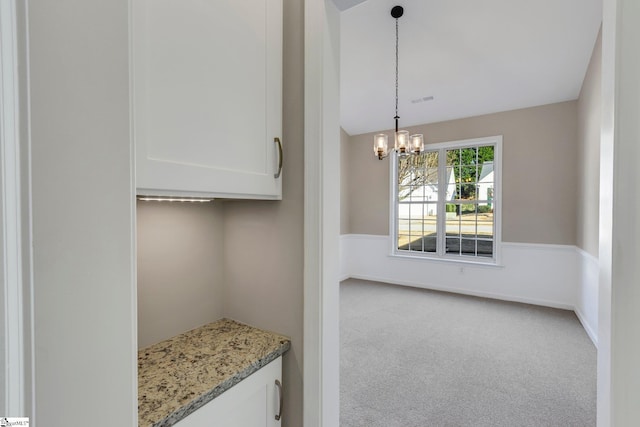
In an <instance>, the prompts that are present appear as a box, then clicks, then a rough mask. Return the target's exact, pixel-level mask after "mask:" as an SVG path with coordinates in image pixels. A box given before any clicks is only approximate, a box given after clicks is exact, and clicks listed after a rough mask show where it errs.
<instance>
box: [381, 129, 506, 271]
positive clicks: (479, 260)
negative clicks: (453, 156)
mask: <svg viewBox="0 0 640 427" xmlns="http://www.w3.org/2000/svg"><path fill="white" fill-rule="evenodd" d="M480 145H494V147H495V148H494V160H493V171H494V209H493V256H492V257H478V256H465V255H455V254H447V253H445V252H444V251H443V249H442V248H443V245H442V243H441V242H442V240H443V239H445V237H446V236H445V221H444V220H443V218H445V216H446V214H445V205H446V200H445V199H444V198H443V197H439V198H438V202H437V206H438V207H437V209H438V223H437V234H438V244H437V246H436V252H435V253H433V252H418V251H401V250H399V249H398V202H399V201H398V183H397V179H398V155H397V154H396V153H395V152H394V153H393V154H392V156H391V159H390V160H391V167H390V168H389V173H390V176H389V180H390V183H391V185H390V186H389V187H390V188H389V200H390V201H391V203H389V205H390V206H389V230H390V231H391V233H390V250H391V251H390V255H391V256H394V257H401V258H411V259H424V260H430V261H445V262H457V263H465V264H482V265H500V263H501V260H502V135H496V136H489V137H484V138H473V139H464V140H459V141H448V142H440V143H435V144H428V145H427V146H426V147H425V150H428V151H436V150H437V151H439V157H438V159H439V160H438V177H439V178H438V181H439V182H445V181H446V177H445V175H446V160H445V163H442V159H446V156H444V155H443V154H444V153H445V151H446V150H451V149H458V148H472V147H476V146H480Z"/></svg>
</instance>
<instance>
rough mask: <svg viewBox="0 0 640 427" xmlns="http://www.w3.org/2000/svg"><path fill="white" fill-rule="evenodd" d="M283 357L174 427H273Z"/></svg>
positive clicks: (278, 400) (276, 422) (280, 390)
mask: <svg viewBox="0 0 640 427" xmlns="http://www.w3.org/2000/svg"><path fill="white" fill-rule="evenodd" d="M276 381H277V382H278V383H279V384H280V383H281V382H282V357H278V358H277V359H276V360H274V361H273V362H271V363H269V364H268V365H267V366H265V367H263V368H262V369H260V370H258V371H257V372H254V373H253V374H252V375H250V376H249V377H247V378H245V379H244V380H242V381H241V382H239V383H238V384H236V385H235V386H233V387H231V388H230V389H229V390H227V391H225V392H224V393H222V394H221V395H220V396H218V397H216V398H215V399H213V400H212V401H211V402H209V403H207V404H206V405H205V406H203V407H202V408H200V409H198V410H197V411H195V412H194V413H192V414H190V415H188V416H187V417H186V418H183V419H182V420H180V421H179V422H178V423H176V424H174V426H175V427H276V426H280V420H279V419H278V420H276V416H277V415H279V413H280V411H281V410H282V406H281V405H282V403H281V399H280V396H281V393H282V389H281V387H279V386H278V385H276ZM278 418H279V417H278Z"/></svg>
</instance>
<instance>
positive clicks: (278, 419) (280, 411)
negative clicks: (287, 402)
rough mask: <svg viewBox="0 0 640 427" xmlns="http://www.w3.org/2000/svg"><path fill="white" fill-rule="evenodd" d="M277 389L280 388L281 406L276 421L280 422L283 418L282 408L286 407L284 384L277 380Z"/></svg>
mask: <svg viewBox="0 0 640 427" xmlns="http://www.w3.org/2000/svg"><path fill="white" fill-rule="evenodd" d="M276 387H278V396H279V398H280V405H279V407H278V413H277V414H276V421H280V418H282V406H283V405H284V395H283V394H282V384H281V383H280V381H278V380H276Z"/></svg>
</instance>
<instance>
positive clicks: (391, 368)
mask: <svg viewBox="0 0 640 427" xmlns="http://www.w3.org/2000/svg"><path fill="white" fill-rule="evenodd" d="M340 298H341V302H340V317H341V320H340V333H341V337H340V344H341V349H340V352H341V356H340V359H341V362H340V363H341V366H340V382H341V386H340V399H341V408H340V409H341V416H340V425H341V427H378V426H379V427H428V426H433V427H440V426H443V427H444V426H450V427H458V426H460V427H461V426H469V427H484V426H486V427H500V426H504V427H525V426H531V427H545V426H557V427H573V426H575V427H587V426H595V425H596V349H595V347H594V345H593V344H592V342H591V341H590V340H589V337H588V336H587V334H586V333H585V332H584V330H583V328H582V326H581V324H580V322H579V321H578V319H577V318H576V316H575V314H574V313H573V312H572V311H566V310H557V309H551V308H545V307H538V306H533V305H526V304H518V303H510V302H503V301H496V300H491V299H483V298H475V297H468V296H462V295H455V294H449V293H443V292H435V291H428V290H423V289H415V288H409V287H402V286H395V285H388V284H381V283H375V282H366V281H361V280H354V279H349V280H347V281H344V282H343V283H342V284H341V291H340Z"/></svg>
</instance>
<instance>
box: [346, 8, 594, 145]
mask: <svg viewBox="0 0 640 427" xmlns="http://www.w3.org/2000/svg"><path fill="white" fill-rule="evenodd" d="M334 3H336V5H337V6H338V8H339V9H340V10H342V12H341V14H340V15H341V23H340V48H341V54H340V55H341V59H340V60H341V64H340V67H341V68H340V85H341V87H340V96H341V102H340V104H341V105H340V117H341V125H342V127H343V129H344V130H345V131H346V132H347V133H348V134H350V135H357V134H361V133H367V132H374V131H378V130H385V129H390V128H392V127H393V126H394V123H393V116H394V115H395V62H394V58H395V20H394V19H393V18H392V17H391V15H390V10H391V8H392V7H393V6H395V5H401V6H403V7H404V16H403V17H401V18H400V19H399V26H400V29H399V31H400V35H399V37H400V53H399V55H400V61H399V73H400V76H399V106H398V108H399V116H400V126H401V127H406V126H412V125H418V124H424V123H434V122H440V121H444V120H452V119H457V118H462V117H471V116H477V115H482V114H488V113H494V112H499V111H507V110H513V109H518V108H526V107H532V106H536V105H544V104H550V103H554V102H561V101H568V100H574V99H577V98H578V95H579V93H580V88H581V86H582V81H583V80H584V76H585V73H586V70H587V66H588V64H589V59H590V58H591V53H592V51H593V47H594V44H595V41H596V38H597V35H598V30H599V27H600V22H601V20H602V0H366V1H364V0H334ZM429 97H433V99H432V100H425V98H427V99H428V98H429Z"/></svg>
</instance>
